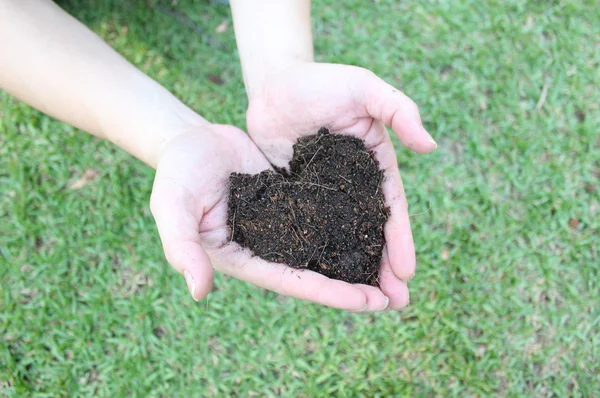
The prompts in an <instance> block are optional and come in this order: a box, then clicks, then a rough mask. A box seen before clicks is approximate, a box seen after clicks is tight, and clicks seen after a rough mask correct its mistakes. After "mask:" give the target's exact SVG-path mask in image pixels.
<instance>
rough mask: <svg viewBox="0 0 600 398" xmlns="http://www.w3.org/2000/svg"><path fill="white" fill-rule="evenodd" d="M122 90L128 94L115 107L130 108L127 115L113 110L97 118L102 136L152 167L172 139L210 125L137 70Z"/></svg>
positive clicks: (102, 113)
mask: <svg viewBox="0 0 600 398" xmlns="http://www.w3.org/2000/svg"><path fill="white" fill-rule="evenodd" d="M123 89H124V92H125V91H126V92H127V94H126V95H122V96H121V97H120V98H121V101H120V102H119V103H118V104H115V106H118V107H123V108H125V109H127V113H126V116H122V112H118V111H116V110H114V111H113V110H112V109H109V111H108V112H104V111H103V112H101V113H100V114H99V115H97V119H98V120H99V122H98V125H99V126H100V130H101V133H100V134H99V135H100V136H102V137H104V138H107V139H108V140H110V141H111V142H113V143H114V144H115V145H117V146H119V147H120V148H122V149H123V150H125V151H126V152H129V153H130V154H131V155H133V156H135V157H136V158H138V159H140V160H141V161H143V162H144V163H146V164H148V165H149V166H151V167H154V168H156V164H157V162H158V158H159V157H160V153H161V152H162V151H163V149H164V147H165V146H166V145H167V144H168V142H170V141H171V140H172V139H173V138H175V137H177V136H179V135H181V134H184V133H187V132H189V131H193V130H197V129H198V127H199V126H204V125H210V123H209V122H208V121H207V120H206V119H204V118H202V117H201V116H200V115H198V114H197V113H196V112H194V111H193V110H191V109H190V108H189V107H187V106H186V105H185V104H183V103H182V102H181V101H180V100H179V99H177V98H176V97H175V96H174V95H173V94H171V93H170V92H169V91H167V90H166V89H165V88H164V87H162V86H161V85H160V84H158V83H157V82H155V81H153V80H152V79H150V78H149V77H148V76H146V75H144V74H143V73H141V72H139V71H137V70H135V71H134V73H133V74H131V75H130V76H129V79H127V84H126V85H124V87H123ZM117 94H118V93H117ZM125 98H127V100H125ZM111 108H112V107H111ZM115 115H119V116H118V117H116V116H115Z"/></svg>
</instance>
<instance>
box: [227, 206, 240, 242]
mask: <svg viewBox="0 0 600 398" xmlns="http://www.w3.org/2000/svg"><path fill="white" fill-rule="evenodd" d="M238 207H239V206H236V207H235V210H234V211H233V218H232V221H231V239H229V243H231V242H232V241H233V234H234V233H235V215H236V214H237V209H238Z"/></svg>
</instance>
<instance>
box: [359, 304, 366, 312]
mask: <svg viewBox="0 0 600 398" xmlns="http://www.w3.org/2000/svg"><path fill="white" fill-rule="evenodd" d="M368 306H369V303H366V304H365V306H364V307H363V308H362V310H360V311H358V312H365V311H366V310H367V307H368Z"/></svg>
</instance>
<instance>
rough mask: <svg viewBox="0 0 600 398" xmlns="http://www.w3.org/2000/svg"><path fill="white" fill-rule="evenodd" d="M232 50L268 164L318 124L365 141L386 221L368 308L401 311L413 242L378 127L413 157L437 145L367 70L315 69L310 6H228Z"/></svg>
mask: <svg viewBox="0 0 600 398" xmlns="http://www.w3.org/2000/svg"><path fill="white" fill-rule="evenodd" d="M231 9H232V13H233V20H234V28H235V34H236V40H237V44H238V51H239V54H240V59H241V63H242V71H243V75H244V83H245V85H246V92H247V94H248V100H249V107H248V111H247V115H246V118H247V127H248V133H249V134H250V136H251V137H252V139H253V140H254V142H255V143H256V145H258V147H259V148H260V149H261V151H262V152H263V153H264V154H265V156H266V157H267V159H268V160H269V161H270V162H271V163H272V164H273V165H275V166H278V167H286V166H287V165H288V163H289V161H290V159H291V158H292V153H293V150H292V146H293V144H294V143H295V142H296V140H297V139H298V138H300V137H303V136H306V135H311V134H315V133H316V132H317V130H318V129H319V128H320V127H322V126H324V127H327V128H328V129H329V130H330V132H332V133H338V134H347V135H351V136H354V137H357V138H360V139H362V140H364V141H365V144H366V146H367V148H368V149H371V150H373V151H374V153H375V156H376V158H377V160H378V161H379V164H380V167H381V168H382V170H383V171H384V173H385V180H384V183H383V192H384V195H385V200H386V203H387V204H388V205H389V206H390V209H391V217H390V219H389V221H388V222H387V223H386V225H385V228H384V233H385V239H386V246H385V248H384V253H383V259H382V264H381V268H380V274H379V284H380V290H379V289H378V290H377V291H372V290H369V291H368V292H367V293H366V294H367V301H368V302H369V303H377V304H373V306H383V307H384V308H385V307H386V306H387V305H388V301H389V308H391V309H401V308H403V307H405V306H406V305H408V303H409V292H408V287H407V281H408V280H409V279H411V278H412V277H413V275H414V273H415V267H416V259H415V249H414V242H413V238H412V233H411V227H410V220H409V215H408V204H407V201H406V195H405V194H404V189H403V186H402V180H401V178H400V172H399V170H398V164H397V159H396V152H395V150H394V147H393V145H392V142H391V140H390V137H389V135H388V133H387V130H386V128H385V125H387V126H390V127H391V128H392V130H393V132H394V133H395V134H396V136H397V137H398V138H399V139H400V141H401V142H402V143H403V144H404V145H405V146H406V147H408V148H409V149H411V150H413V151H415V152H418V153H428V152H431V151H433V150H434V149H435V148H436V147H437V144H436V143H435V141H434V140H433V138H432V137H431V136H430V135H429V133H428V132H427V131H426V130H425V128H424V127H423V125H422V123H421V118H420V116H419V110H418V108H417V106H416V104H415V103H414V102H413V101H412V100H411V99H410V98H409V97H408V96H406V95H405V94H404V93H402V92H401V91H400V90H398V89H396V88H394V87H393V86H391V85H389V84H388V83H386V82H384V81H383V80H382V79H380V78H379V77H377V76H376V75H375V74H373V73H372V72H370V71H368V70H366V69H363V68H359V67H355V66H349V65H337V64H326V63H315V62H314V58H313V44H312V35H311V27H310V0H231Z"/></svg>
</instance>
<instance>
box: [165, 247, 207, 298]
mask: <svg viewBox="0 0 600 398" xmlns="http://www.w3.org/2000/svg"><path fill="white" fill-rule="evenodd" d="M163 247H164V249H165V256H166V257H167V261H168V262H169V264H171V266H172V267H173V268H175V270H176V271H177V272H179V273H181V274H182V275H183V276H184V277H185V283H186V284H187V287H188V290H189V292H190V294H191V296H192V298H193V299H194V300H195V301H199V300H202V299H203V298H204V297H206V296H208V294H209V293H210V290H211V288H212V283H213V267H212V264H211V262H210V259H209V258H208V255H207V254H206V252H205V251H204V249H202V246H200V245H199V244H198V243H196V242H178V243H177V244H174V245H171V246H167V245H165V244H164V243H163Z"/></svg>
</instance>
